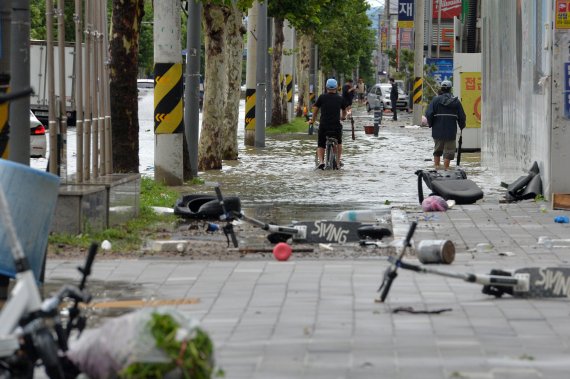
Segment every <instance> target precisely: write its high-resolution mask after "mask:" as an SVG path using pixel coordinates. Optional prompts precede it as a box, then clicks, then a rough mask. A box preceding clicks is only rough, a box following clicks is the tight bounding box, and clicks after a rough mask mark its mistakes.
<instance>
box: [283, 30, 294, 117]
mask: <svg viewBox="0 0 570 379" xmlns="http://www.w3.org/2000/svg"><path fill="white" fill-rule="evenodd" d="M283 34H284V36H285V41H284V42H283V50H284V54H283V75H284V80H285V87H286V90H287V121H288V122H290V121H291V120H292V119H293V117H294V113H293V112H294V109H293V72H294V71H293V70H294V67H295V53H294V52H293V51H294V50H293V49H294V47H295V30H294V29H293V27H291V24H289V21H287V20H285V25H284V27H283Z"/></svg>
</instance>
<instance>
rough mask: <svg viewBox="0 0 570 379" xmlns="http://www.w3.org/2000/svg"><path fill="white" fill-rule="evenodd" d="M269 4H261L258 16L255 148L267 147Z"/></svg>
mask: <svg viewBox="0 0 570 379" xmlns="http://www.w3.org/2000/svg"><path fill="white" fill-rule="evenodd" d="M266 58H267V3H266V2H263V3H260V4H259V13H258V15H257V67H256V70H255V78H256V79H255V80H256V86H255V87H256V89H255V92H256V99H255V120H256V121H255V146H256V147H265V91H266V85H265V84H266V83H265V80H266V79H267V78H266V76H265V68H266V67H265V66H266V64H267V62H266V60H267V59H266Z"/></svg>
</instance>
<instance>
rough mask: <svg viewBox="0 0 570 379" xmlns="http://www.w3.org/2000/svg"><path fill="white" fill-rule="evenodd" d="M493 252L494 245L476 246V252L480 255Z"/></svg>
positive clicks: (480, 244)
mask: <svg viewBox="0 0 570 379" xmlns="http://www.w3.org/2000/svg"><path fill="white" fill-rule="evenodd" d="M491 250H493V245H491V244H490V243H487V242H481V243H478V244H477V245H475V251H477V252H478V253H486V252H489V251H491Z"/></svg>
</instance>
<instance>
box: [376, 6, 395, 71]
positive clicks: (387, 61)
mask: <svg viewBox="0 0 570 379" xmlns="http://www.w3.org/2000/svg"><path fill="white" fill-rule="evenodd" d="M385 4H386V9H384V15H385V17H386V18H385V19H386V22H385V24H384V25H385V26H386V50H388V49H390V48H391V47H392V41H391V40H390V29H391V28H392V25H391V22H390V0H386V2H385ZM384 55H385V57H384V59H385V66H384V67H385V68H386V78H388V77H389V76H390V58H388V54H384ZM378 81H380V80H378Z"/></svg>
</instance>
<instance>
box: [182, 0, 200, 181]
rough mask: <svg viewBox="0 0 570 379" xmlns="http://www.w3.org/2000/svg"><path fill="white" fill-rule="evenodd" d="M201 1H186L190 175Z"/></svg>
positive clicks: (196, 124) (194, 171)
mask: <svg viewBox="0 0 570 379" xmlns="http://www.w3.org/2000/svg"><path fill="white" fill-rule="evenodd" d="M201 14H202V2H201V1H194V0H190V1H188V27H187V33H186V37H187V38H186V41H187V42H186V50H187V53H186V54H187V55H186V89H185V93H184V97H185V99H186V107H185V108H184V124H185V128H184V132H185V134H186V144H187V145H188V154H189V157H190V158H189V159H190V171H191V175H192V177H196V176H197V175H198V136H199V130H200V30H201V28H200V22H201Z"/></svg>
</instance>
